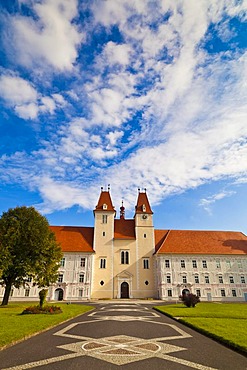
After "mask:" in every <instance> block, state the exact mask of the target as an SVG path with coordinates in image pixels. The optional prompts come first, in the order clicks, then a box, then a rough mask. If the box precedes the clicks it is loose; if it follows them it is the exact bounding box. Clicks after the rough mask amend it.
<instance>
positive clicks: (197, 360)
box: [0, 300, 247, 370]
mask: <svg viewBox="0 0 247 370" xmlns="http://www.w3.org/2000/svg"><path fill="white" fill-rule="evenodd" d="M152 305H153V304H152V303H151V302H150V303H146V302H144V301H131V300H126V301H123V300H121V301H120V300H119V301H108V302H102V303H100V304H99V303H97V304H95V305H94V306H95V310H94V311H91V312H89V313H87V314H84V315H82V316H79V317H77V318H75V319H72V320H70V321H68V322H66V323H64V324H61V325H59V326H57V327H56V328H53V329H51V330H48V331H47V332H44V333H41V334H39V335H36V336H34V337H32V338H30V339H28V340H26V341H23V342H21V343H19V344H16V345H14V346H12V347H10V348H7V349H5V350H2V351H1V352H0V369H2V370H22V369H36V368H37V369H46V370H58V369H59V370H61V369H66V370H67V369H68V370H70V369H71V370H72V369H73V370H74V369H88V370H94V369H95V370H96V369H97V370H111V369H115V370H116V369H119V368H124V369H135V370H145V369H148V370H150V369H154V370H160V369H162V370H163V369H169V370H182V369H200V370H210V369H222V370H244V369H247V359H246V358H245V357H244V356H242V355H240V354H238V353H236V352H234V351H232V350H230V349H228V348H226V347H224V346H222V345H220V344H219V343H217V342H215V341H213V340H211V339H209V338H206V337H204V336H203V335H201V334H199V333H197V332H195V331H193V330H192V329H190V328H187V327H184V326H183V325H181V324H180V323H177V322H175V321H173V320H171V319H169V318H167V317H166V316H164V315H162V314H160V313H158V312H156V311H154V310H153V309H152Z"/></svg>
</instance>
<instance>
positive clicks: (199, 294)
mask: <svg viewBox="0 0 247 370" xmlns="http://www.w3.org/2000/svg"><path fill="white" fill-rule="evenodd" d="M196 295H197V297H201V291H200V289H196Z"/></svg>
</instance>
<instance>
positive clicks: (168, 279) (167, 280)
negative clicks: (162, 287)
mask: <svg viewBox="0 0 247 370" xmlns="http://www.w3.org/2000/svg"><path fill="white" fill-rule="evenodd" d="M166 282H167V283H168V284H171V276H170V275H167V276H166Z"/></svg>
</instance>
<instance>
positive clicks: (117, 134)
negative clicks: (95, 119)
mask: <svg viewBox="0 0 247 370" xmlns="http://www.w3.org/2000/svg"><path fill="white" fill-rule="evenodd" d="M123 134H124V133H123V131H111V132H109V134H107V135H106V138H107V139H108V140H109V142H110V144H111V145H113V146H115V145H116V144H117V141H118V139H121V137H122V136H123Z"/></svg>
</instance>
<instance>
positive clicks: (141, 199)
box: [135, 193, 153, 215]
mask: <svg viewBox="0 0 247 370" xmlns="http://www.w3.org/2000/svg"><path fill="white" fill-rule="evenodd" d="M143 205H144V206H145V208H146V210H145V211H144V210H143ZM135 213H136V214H137V213H148V214H151V215H152V214H153V212H152V210H151V207H150V204H149V201H148V197H147V194H146V193H139V194H138V198H137V203H136V210H135Z"/></svg>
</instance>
